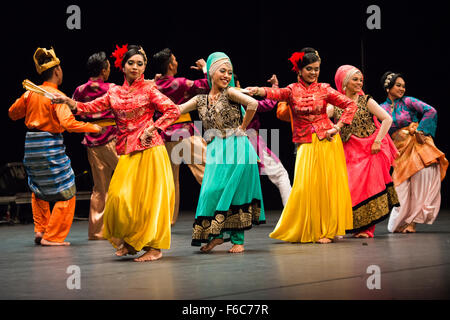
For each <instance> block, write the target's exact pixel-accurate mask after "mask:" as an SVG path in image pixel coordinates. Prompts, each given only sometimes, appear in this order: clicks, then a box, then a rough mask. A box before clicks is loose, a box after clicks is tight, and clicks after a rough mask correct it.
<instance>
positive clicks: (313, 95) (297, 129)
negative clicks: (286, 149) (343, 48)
mask: <svg viewBox="0 0 450 320" xmlns="http://www.w3.org/2000/svg"><path fill="white" fill-rule="evenodd" d="M264 90H265V91H266V96H267V99H271V100H277V101H286V102H287V103H288V104H289V105H290V106H291V109H292V116H293V118H294V119H293V132H292V141H293V142H294V143H310V142H311V141H312V134H313V133H316V134H317V136H318V138H319V139H320V140H322V139H324V138H325V137H326V132H327V130H329V129H331V128H333V123H332V122H331V120H330V119H329V118H328V116H327V104H328V103H330V104H332V105H333V106H336V107H339V108H342V109H345V111H344V113H343V114H342V117H341V119H340V120H339V121H340V122H343V123H345V124H350V123H351V122H352V120H353V116H354V115H355V112H356V109H357V108H358V106H357V104H356V103H355V102H354V101H353V100H351V99H350V98H347V97H346V96H345V95H343V94H341V93H339V92H338V91H336V90H334V89H333V88H331V86H330V85H329V84H327V83H312V84H310V85H309V86H308V87H306V86H305V85H304V83H303V82H302V81H299V82H297V83H293V84H290V85H289V86H287V87H286V88H267V87H265V88H264Z"/></svg>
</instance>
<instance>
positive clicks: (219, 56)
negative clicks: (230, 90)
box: [206, 52, 235, 88]
mask: <svg viewBox="0 0 450 320" xmlns="http://www.w3.org/2000/svg"><path fill="white" fill-rule="evenodd" d="M219 60H221V61H222V60H223V62H222V63H229V64H230V65H231V68H233V65H232V64H231V60H230V58H229V57H228V56H227V55H226V54H225V53H223V52H214V53H211V54H210V55H209V57H208V60H206V76H207V79H208V84H209V87H210V88H212V82H211V75H210V74H209V72H210V69H211V66H212V65H214V63H216V62H218V61H219ZM222 63H221V64H222ZM229 85H230V87H234V86H235V84H234V74H233V75H232V76H231V81H230V84H229Z"/></svg>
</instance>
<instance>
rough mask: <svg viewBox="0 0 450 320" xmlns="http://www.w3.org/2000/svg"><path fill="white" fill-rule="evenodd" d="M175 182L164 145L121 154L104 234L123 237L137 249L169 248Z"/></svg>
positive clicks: (113, 240)
mask: <svg viewBox="0 0 450 320" xmlns="http://www.w3.org/2000/svg"><path fill="white" fill-rule="evenodd" d="M174 205H175V186H174V182H173V175H172V168H171V165H170V160H169V156H168V154H167V151H166V148H165V147H164V146H156V147H152V148H149V149H146V150H144V151H138V152H134V153H132V154H128V155H122V156H120V158H119V163H118V164H117V167H116V170H115V171H114V175H113V177H112V179H111V184H110V186H109V189H108V198H107V200H106V206H105V213H104V217H103V219H104V220H103V221H104V231H103V234H104V237H105V238H106V239H108V240H109V241H110V242H111V243H112V245H113V246H114V247H117V239H123V240H124V241H125V242H126V243H128V244H129V245H131V246H132V247H133V248H134V249H136V250H137V251H140V250H142V248H144V247H152V248H155V249H169V248H170V232H171V225H170V218H171V215H172V213H173V209H174Z"/></svg>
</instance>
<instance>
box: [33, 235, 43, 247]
mask: <svg viewBox="0 0 450 320" xmlns="http://www.w3.org/2000/svg"><path fill="white" fill-rule="evenodd" d="M43 236H44V233H43V232H35V233H34V243H36V244H41V240H42V237H43Z"/></svg>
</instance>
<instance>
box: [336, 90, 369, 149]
mask: <svg viewBox="0 0 450 320" xmlns="http://www.w3.org/2000/svg"><path fill="white" fill-rule="evenodd" d="M369 99H370V96H369V95H365V96H359V97H358V109H357V110H356V113H355V116H354V117H353V121H352V123H351V124H349V125H345V126H344V127H343V128H342V129H341V132H340V135H341V139H342V141H343V142H347V141H348V139H350V137H351V135H352V134H353V135H355V136H357V137H358V138H367V137H369V136H371V135H372V134H373V133H374V132H375V131H376V130H377V127H376V126H375V123H374V122H373V114H372V113H371V112H370V111H369V108H368V107H367V102H368V101H369ZM343 111H344V110H342V109H341V108H334V115H333V116H334V120H335V122H336V123H337V122H338V121H339V118H340V117H341V116H342V113H343Z"/></svg>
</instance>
